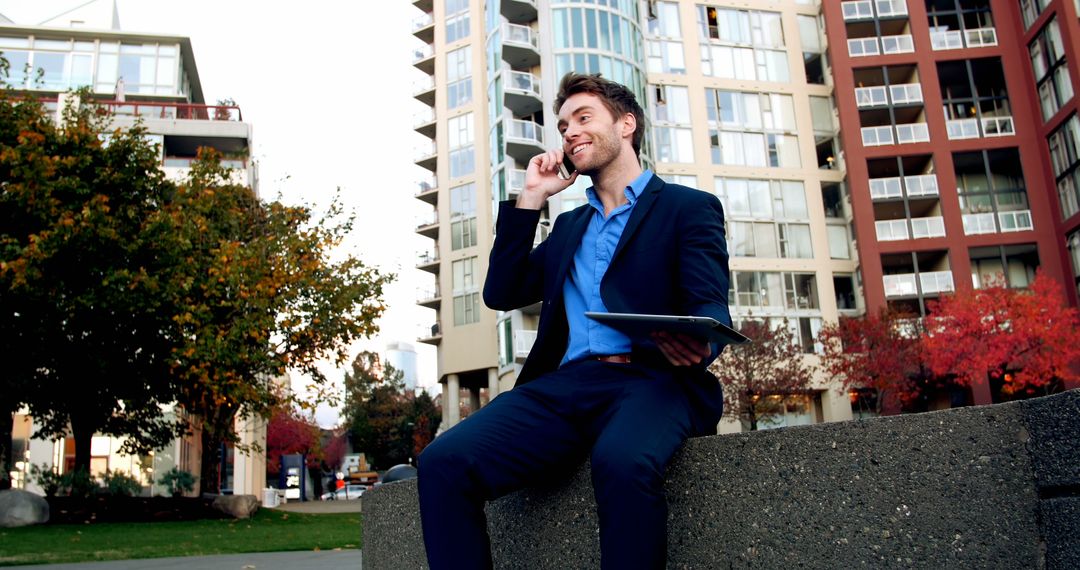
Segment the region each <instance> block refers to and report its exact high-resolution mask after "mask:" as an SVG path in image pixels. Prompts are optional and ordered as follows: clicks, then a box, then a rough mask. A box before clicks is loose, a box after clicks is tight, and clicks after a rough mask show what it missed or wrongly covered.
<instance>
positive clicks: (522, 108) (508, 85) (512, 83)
mask: <svg viewBox="0 0 1080 570" xmlns="http://www.w3.org/2000/svg"><path fill="white" fill-rule="evenodd" d="M503 102H504V103H505V105H506V107H507V108H508V109H510V112H511V113H513V114H514V116H516V117H526V116H529V115H532V114H533V113H536V112H538V111H540V110H541V109H543V107H544V99H543V98H542V97H541V96H540V78H539V77H537V76H535V75H533V74H531V73H525V72H522V71H514V70H511V69H505V70H503Z"/></svg>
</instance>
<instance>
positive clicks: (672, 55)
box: [646, 40, 686, 75]
mask: <svg viewBox="0 0 1080 570" xmlns="http://www.w3.org/2000/svg"><path fill="white" fill-rule="evenodd" d="M646 48H647V49H648V51H649V53H648V55H649V59H648V69H649V72H650V73H675V74H679V75H683V74H685V73H686V58H685V57H683V45H682V42H666V41H663V40H649V42H648V44H647V45H646Z"/></svg>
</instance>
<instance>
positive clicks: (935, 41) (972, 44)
mask: <svg viewBox="0 0 1080 570" xmlns="http://www.w3.org/2000/svg"><path fill="white" fill-rule="evenodd" d="M997 44H998V40H997V30H996V29H994V28H977V29H974V30H939V31H932V32H930V47H931V48H933V49H934V50H946V49H960V48H964V47H969V48H977V47H985V46H996V45H997Z"/></svg>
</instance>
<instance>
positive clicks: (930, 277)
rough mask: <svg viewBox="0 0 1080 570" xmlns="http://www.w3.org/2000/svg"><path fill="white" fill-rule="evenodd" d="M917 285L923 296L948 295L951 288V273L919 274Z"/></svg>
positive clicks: (933, 272)
mask: <svg viewBox="0 0 1080 570" xmlns="http://www.w3.org/2000/svg"><path fill="white" fill-rule="evenodd" d="M919 285H922V292H923V294H924V295H927V294H930V293H948V292H950V291H953V290H955V289H954V287H953V279H952V271H924V272H922V273H919Z"/></svg>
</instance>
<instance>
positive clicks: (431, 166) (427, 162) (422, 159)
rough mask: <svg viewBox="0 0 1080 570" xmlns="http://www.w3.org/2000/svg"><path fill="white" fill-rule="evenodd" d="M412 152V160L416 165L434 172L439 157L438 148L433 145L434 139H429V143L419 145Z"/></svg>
mask: <svg viewBox="0 0 1080 570" xmlns="http://www.w3.org/2000/svg"><path fill="white" fill-rule="evenodd" d="M413 152H414V157H413V162H415V163H416V165H417V166H420V167H423V168H426V169H428V170H430V171H432V172H435V164H436V163H437V162H438V159H439V153H438V149H437V148H436V147H435V141H431V144H425V145H420V146H419V147H417V148H416V150H415V151H413Z"/></svg>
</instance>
